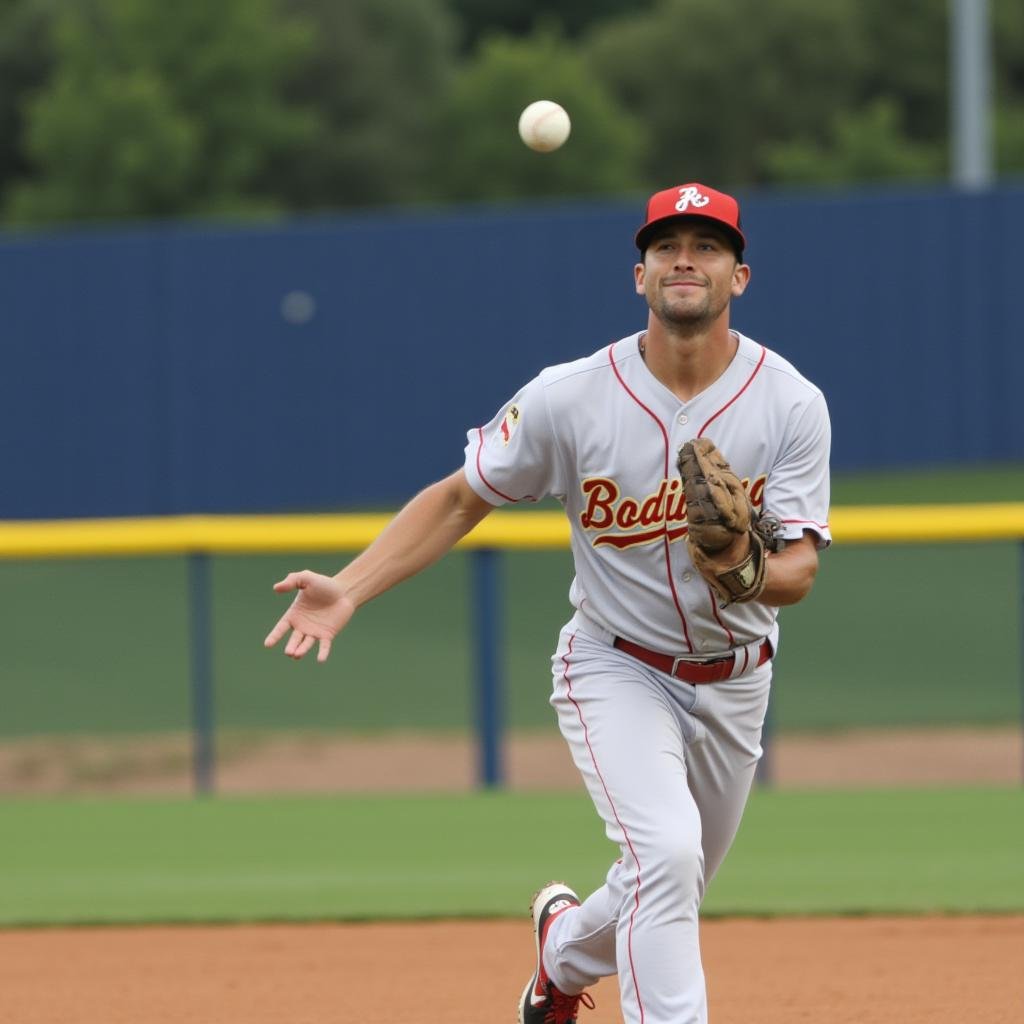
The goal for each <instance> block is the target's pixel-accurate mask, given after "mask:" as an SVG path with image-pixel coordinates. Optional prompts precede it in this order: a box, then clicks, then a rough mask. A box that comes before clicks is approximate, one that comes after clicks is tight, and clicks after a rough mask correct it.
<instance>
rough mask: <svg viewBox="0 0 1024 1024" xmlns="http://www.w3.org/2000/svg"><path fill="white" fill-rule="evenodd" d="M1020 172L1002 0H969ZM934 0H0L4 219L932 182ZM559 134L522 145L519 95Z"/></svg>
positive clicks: (1003, 141)
mask: <svg viewBox="0 0 1024 1024" xmlns="http://www.w3.org/2000/svg"><path fill="white" fill-rule="evenodd" d="M989 3H990V10H991V20H992V45H993V91H994V102H995V110H994V115H993V120H994V133H995V144H996V166H997V171H998V173H999V174H1000V175H1002V176H1007V175H1020V174H1024V4H1022V3H1021V2H1020V0H989ZM948 19H949V4H948V2H947V0H904V2H902V3H899V4H892V3H890V2H889V0H829V2H828V3H821V2H820V0H774V2H773V3H770V4H766V3H764V2H763V0H716V2H715V3H712V4H708V3H706V2H704V0H631V2H628V3H627V2H625V0H565V2H563V3H560V4H558V5H555V6H554V8H552V6H551V5H549V4H547V3H546V2H542V0H344V2H339V0H218V2H216V3H210V2H209V0H177V2H175V3H173V4H168V3H165V2H162V0H0V209H2V210H3V211H4V216H5V220H6V223H8V224H32V223H35V224H39V223H52V222H60V221H74V220H83V219H110V218H117V217H133V218H140V217H143V218H145V217H164V216H189V215H211V214H216V215H249V216H267V215H275V214H281V213H292V212H301V211H312V210H330V209H345V208H352V207H355V206H366V205H376V206H382V205H390V204H399V203H426V202H429V203H437V202H453V201H458V202H464V201H476V200H482V201H500V200H511V199H516V198H524V197H536V196H542V195H544V196H554V195H558V196H571V195H577V196H593V195H600V194H607V195H622V194H627V193H628V194H638V193H642V192H645V191H647V190H649V189H650V188H652V187H655V186H660V185H663V184H664V183H665V182H666V181H669V180H674V179H676V178H696V179H706V180H710V181H714V182H715V183H716V184H719V185H721V186H723V187H729V188H742V187H752V186H759V185H779V184H785V183H794V184H799V185H800V186H802V187H806V186H808V185H822V186H839V185H849V184H852V183H861V182H889V181H901V182H923V181H932V182H938V181H944V180H945V179H946V176H947V174H948V172H949V140H948V125H949V55H948V31H949V25H948ZM539 98H550V99H555V100H559V101H560V102H562V103H563V104H564V105H565V106H566V107H567V108H568V109H569V111H570V113H571V114H572V117H573V134H572V136H571V138H570V140H569V142H568V144H567V145H566V146H565V147H564V148H563V149H561V150H560V151H559V152H557V153H554V154H549V155H544V156H539V155H537V154H535V153H532V152H530V151H528V150H527V149H525V147H523V146H522V145H521V143H520V142H519V140H518V136H517V134H516V130H515V129H516V121H517V118H518V114H519V111H520V110H521V109H522V107H524V106H525V105H526V104H527V103H528V102H530V101H531V100H533V99H539Z"/></svg>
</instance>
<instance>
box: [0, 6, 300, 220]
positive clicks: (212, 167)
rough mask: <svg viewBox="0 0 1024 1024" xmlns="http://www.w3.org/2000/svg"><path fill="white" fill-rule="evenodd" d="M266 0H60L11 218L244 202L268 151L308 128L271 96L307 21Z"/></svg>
mask: <svg viewBox="0 0 1024 1024" xmlns="http://www.w3.org/2000/svg"><path fill="white" fill-rule="evenodd" d="M274 13H275V7H274V0H220V2H218V3H216V4H209V3H207V2H206V0H178V2H177V3H175V4H154V3H152V2H150V0H93V2H92V3H89V4H68V5H65V6H64V7H63V8H62V10H61V12H60V15H59V17H58V19H57V23H56V35H55V37H54V47H55V54H56V60H57V68H56V71H55V73H54V75H53V76H52V77H51V79H50V81H49V83H48V85H47V87H46V88H45V89H44V90H43V91H42V92H41V93H40V94H39V95H38V97H36V98H35V99H34V100H33V101H32V103H31V104H30V107H29V117H30V123H29V130H28V135H27V140H26V147H27V152H28V155H29V157H30V158H31V160H32V162H33V163H34V165H35V166H36V167H37V168H38V174H37V176H36V177H35V178H34V179H32V180H29V181H27V182H24V183H23V184H21V185H19V186H18V187H16V188H15V189H14V190H13V192H12V194H11V196H10V201H9V205H8V214H9V216H10V218H11V219H12V220H13V221H14V222H28V223H40V222H47V221H53V220H66V219H90V218H112V217H126V216H132V217H140V216H141V217H148V216H160V215H167V214H196V213H211V212H217V213H232V214H244V213H249V212H252V211H254V210H256V209H262V208H265V207H266V206H267V205H269V203H268V198H265V197H261V196H259V195H257V194H254V192H253V191H252V189H251V186H252V183H253V182H254V180H255V179H256V177H257V176H258V174H259V173H260V172H261V170H262V169H263V166H264V164H265V163H266V161H267V160H268V158H269V157H270V155H271V154H274V153H277V152H281V151H287V150H288V149H289V148H290V147H293V146H295V145H296V144H297V143H298V142H299V141H301V140H302V139H303V138H305V137H307V136H308V135H309V134H310V133H311V132H312V130H313V128H314V123H315V122H314V121H313V119H312V117H311V116H310V115H309V114H308V113H307V112H305V111H302V110H298V109H295V108H290V107H288V106H287V105H285V104H284V103H283V102H282V101H281V99H280V98H279V86H280V82H281V80H282V78H283V76H284V74H285V73H286V72H287V71H288V69H289V67H290V66H291V65H292V64H293V63H294V62H295V61H296V60H297V59H299V58H300V57H301V56H302V54H303V53H304V51H305V50H306V49H307V48H308V46H309V42H310V34H309V32H308V31H306V30H305V29H304V28H303V27H302V26H300V25H298V24H297V23H295V22H285V21H282V20H280V19H279V18H275V17H274Z"/></svg>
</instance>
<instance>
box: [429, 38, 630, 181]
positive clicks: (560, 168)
mask: <svg viewBox="0 0 1024 1024" xmlns="http://www.w3.org/2000/svg"><path fill="white" fill-rule="evenodd" d="M538 98H542V99H551V100H555V101H556V102H558V103H561V104H562V106H564V107H565V108H566V109H567V110H569V111H571V112H572V123H573V127H572V134H571V136H570V140H571V143H572V144H571V145H570V144H568V143H567V144H566V145H565V147H564V149H562V150H560V151H559V152H558V153H555V154H540V153H535V152H533V151H532V150H530V149H527V148H526V146H524V145H523V143H522V142H521V141H520V139H519V133H518V122H519V114H520V113H521V112H522V110H523V108H524V107H525V106H526V105H527V104H528V103H530V102H531V101H532V100H535V99H538ZM436 141H437V145H436V147H435V152H434V173H433V174H432V175H431V180H432V181H433V182H434V184H435V187H436V189H437V194H438V195H439V196H440V197H441V198H444V199H452V200H459V199H463V200H465V199H469V200H473V199H511V198H515V197H523V196H552V195H570V196H571V195H576V196H586V195H595V194H601V193H604V194H609V193H616V192H619V193H621V192H623V191H628V190H630V189H632V188H634V187H636V185H637V182H638V181H639V180H641V179H640V166H641V158H642V154H643V145H644V141H645V140H644V133H643V131H642V125H641V123H640V122H638V121H637V120H636V119H634V118H631V117H630V116H629V115H628V114H627V113H626V111H625V110H624V109H623V108H622V107H621V106H620V105H619V104H618V103H617V102H616V100H615V99H614V98H613V97H612V95H611V94H610V93H609V90H608V89H607V88H606V87H605V85H604V84H603V83H602V81H601V80H600V78H598V77H597V76H596V75H595V74H594V73H593V71H592V70H591V69H590V67H589V66H588V65H587V64H586V63H585V62H584V60H583V59H582V57H581V56H580V55H579V54H578V53H577V52H576V51H575V49H573V48H572V47H571V46H570V45H569V44H568V43H566V42H565V41H564V40H563V39H562V38H561V37H560V36H559V35H558V34H556V33H555V32H554V31H552V30H550V29H548V28H542V29H539V30H538V31H537V32H535V33H534V34H533V35H530V36H526V37H523V38H520V39H513V38H511V37H509V36H490V37H488V38H487V39H486V40H485V41H484V42H483V43H481V45H480V47H479V48H478V49H477V50H476V51H475V53H474V55H473V56H472V58H471V59H470V60H469V61H468V62H467V63H466V64H465V65H464V66H463V67H462V69H461V70H460V72H459V74H458V75H457V76H456V78H455V80H454V81H453V83H452V88H451V90H450V92H449V94H448V97H447V99H446V101H445V103H444V105H443V110H442V115H441V119H440V124H439V130H438V132H437V136H436Z"/></svg>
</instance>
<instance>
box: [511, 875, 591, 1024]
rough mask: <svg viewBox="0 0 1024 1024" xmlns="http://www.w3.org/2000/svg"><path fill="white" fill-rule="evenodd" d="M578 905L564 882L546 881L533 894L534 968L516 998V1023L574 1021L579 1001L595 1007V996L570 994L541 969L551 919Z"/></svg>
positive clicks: (570, 1023) (572, 1022)
mask: <svg viewBox="0 0 1024 1024" xmlns="http://www.w3.org/2000/svg"><path fill="white" fill-rule="evenodd" d="M579 905H580V899H579V897H578V896H577V895H576V893H574V892H573V891H572V889H570V888H569V886H567V885H566V884H565V883H564V882H549V883H548V884H547V885H546V886H544V888H543V889H541V890H540V892H538V893H537V895H536V896H534V897H533V906H532V908H531V909H532V912H533V933H534V942H535V944H536V948H537V969H536V970H535V971H534V972H533V977H532V978H531V979H530V980H529V981H528V982H527V984H526V988H525V989H523V996H522V998H521V999H520V1000H519V1018H518V1019H519V1024H576V1014H577V1013H578V1012H579V1007H580V1003H583V1005H584V1006H586V1007H588V1008H589V1009H593V1008H594V1000H593V999H592V998H591V997H590V996H589V995H588V994H587V993H586V992H580V993H578V994H576V995H569V994H568V993H566V992H562V991H560V990H559V989H557V988H555V986H554V984H553V983H552V981H551V979H550V978H549V977H548V973H547V971H545V970H544V956H543V951H544V940H545V939H546V938H547V934H548V928H549V926H550V925H551V922H552V921H553V920H554V919H555V918H556V917H558V915H559V914H561V913H562V912H563V911H565V910H568V909H569V908H570V907H578V906H579Z"/></svg>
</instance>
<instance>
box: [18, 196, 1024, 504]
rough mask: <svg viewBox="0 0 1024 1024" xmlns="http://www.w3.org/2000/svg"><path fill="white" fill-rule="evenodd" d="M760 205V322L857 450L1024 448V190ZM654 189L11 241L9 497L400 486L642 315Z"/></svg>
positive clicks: (317, 500)
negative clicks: (298, 306)
mask: <svg viewBox="0 0 1024 1024" xmlns="http://www.w3.org/2000/svg"><path fill="white" fill-rule="evenodd" d="M741 200H742V201H743V205H744V227H745V230H746V231H747V234H748V237H749V238H750V240H751V244H750V248H749V250H748V259H749V262H750V263H751V265H752V268H753V277H752V282H751V286H750V288H749V289H748V292H747V294H746V295H745V296H744V297H743V298H742V299H741V300H739V301H738V302H737V303H736V305H735V307H734V317H733V322H734V324H735V326H736V327H738V328H739V329H740V330H742V331H744V332H745V333H748V334H750V335H752V336H753V337H755V338H757V339H758V340H761V341H763V342H765V343H766V344H768V345H770V346H771V347H773V348H775V349H777V350H779V351H780V352H782V353H783V354H784V355H786V356H787V357H789V358H790V359H792V360H793V361H794V362H795V363H796V365H797V366H798V367H799V368H800V369H801V370H803V372H804V373H805V374H806V375H807V376H809V377H810V378H811V379H813V380H814V381H816V382H817V383H818V384H820V385H821V386H822V388H823V389H824V390H825V392H826V394H827V396H828V399H829V403H830V406H831V409H832V417H833V430H834V449H833V452H834V458H833V465H834V467H835V468H837V469H855V468H866V467H885V466H898V465H911V464H913V465H922V464H942V463H948V462H964V461H976V460H977V461H1002V460H1020V459H1024V415H1022V412H1021V404H1020V397H1019V392H1020V390H1021V386H1022V384H1024V307H1022V304H1021V302H1020V298H1019V292H1020V289H1021V284H1020V278H1021V270H1022V269H1024V260H1022V259H1021V257H1020V255H1019V239H1020V238H1021V237H1022V236H1024V187H1017V186H1014V187H1003V188H1000V189H996V190H993V191H990V192H986V193H982V194H977V195H965V194H958V193H954V192H951V191H947V190H939V189H932V190H928V191H901V192H894V191H877V192H863V193H858V194H849V193H842V194H838V193H835V194H833V193H822V194H818V195H807V194H792V195H790V194H781V193H772V194H764V193H757V194H755V193H751V194H741ZM642 206H643V197H640V198H638V199H636V200H635V201H628V202H627V201H616V202H604V203H568V204H554V205H552V204H530V205H522V206H517V207H504V208H482V207H475V208H456V209H448V210H441V211H429V212H422V211H419V212H408V211H405V212H391V213H377V214H374V215H365V214H364V215H357V216H346V217H333V218H328V219H317V220H304V221H299V222H289V223H288V224H286V225H281V226H274V227H266V226H264V227H258V228H257V227H248V228H247V227H224V226H211V225H188V226H186V225H182V224H175V225H164V226H160V225H156V226H144V227H138V228H132V229H127V230H125V229H122V230H118V231H113V230H106V231H85V230H82V231H68V232H60V233H46V234H38V235H14V234H7V235H4V236H0V302H2V306H3V319H2V321H0V323H2V337H3V351H4V359H3V364H2V366H3V372H2V375H0V409H2V416H3V441H2V448H0V468H2V473H3V486H2V487H0V517H3V518H36V517H39V518H50V517H65V516H108V515H155V514H164V513H182V512H257V511H259V512H270V511H291V510H317V509H328V508H332V509H333V508H343V507H347V508H358V507H372V506H392V505H396V504H398V503H399V502H401V501H402V500H404V499H405V498H407V497H408V496H409V495H410V494H411V493H412V492H413V491H414V490H416V489H417V488H419V487H421V486H423V485H425V484H426V483H428V482H430V481H431V480H433V479H435V478H437V477H439V476H441V475H443V474H445V473H447V472H450V471H451V470H452V469H453V468H455V467H456V466H458V465H459V464H460V463H461V460H462V448H463V445H464V443H465V432H466V430H467V429H468V428H470V427H472V426H474V425H477V424H479V423H480V422H483V421H484V420H486V419H488V418H490V416H491V415H492V414H493V412H494V411H495V410H496V409H497V407H498V406H499V404H500V403H502V402H503V401H504V400H505V399H506V398H507V397H509V396H510V395H511V394H512V393H513V392H514V391H515V390H516V389H517V388H518V387H519V385H520V384H521V383H523V382H525V381H526V380H527V379H528V378H529V377H531V376H532V375H533V374H535V373H536V372H537V371H538V370H539V369H540V368H541V367H542V366H544V365H546V364H549V363H554V362H560V361H563V360H566V359H571V358H574V357H576V356H578V355H582V354H585V353H587V352H590V351H592V350H594V349H596V348H598V347H600V346H602V345H605V344H607V343H608V342H610V341H612V340H613V339H615V338H617V337H620V336H622V335H624V334H627V333H630V332H632V331H634V330H638V329H639V328H640V327H642V326H643V324H644V322H645V314H646V310H645V307H644V304H643V301H642V299H640V298H638V297H637V296H636V295H635V294H634V292H633V282H632V268H633V264H634V262H635V250H634V249H633V247H632V243H631V239H632V235H633V232H634V230H635V228H636V226H637V223H638V221H639V220H640V216H641V211H642ZM1015 243H1018V244H1015ZM293 292H301V293H305V294H306V295H308V296H310V297H311V298H312V299H313V301H314V302H315V312H314V314H313V315H312V317H311V318H310V319H308V320H306V321H305V322H301V323H296V322H292V321H290V320H289V319H288V318H287V317H286V316H285V315H284V314H283V312H282V303H283V302H284V300H285V297H286V296H287V295H289V294H290V293H293ZM950 497H951V499H955V498H956V497H957V496H956V495H951V496H950Z"/></svg>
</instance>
